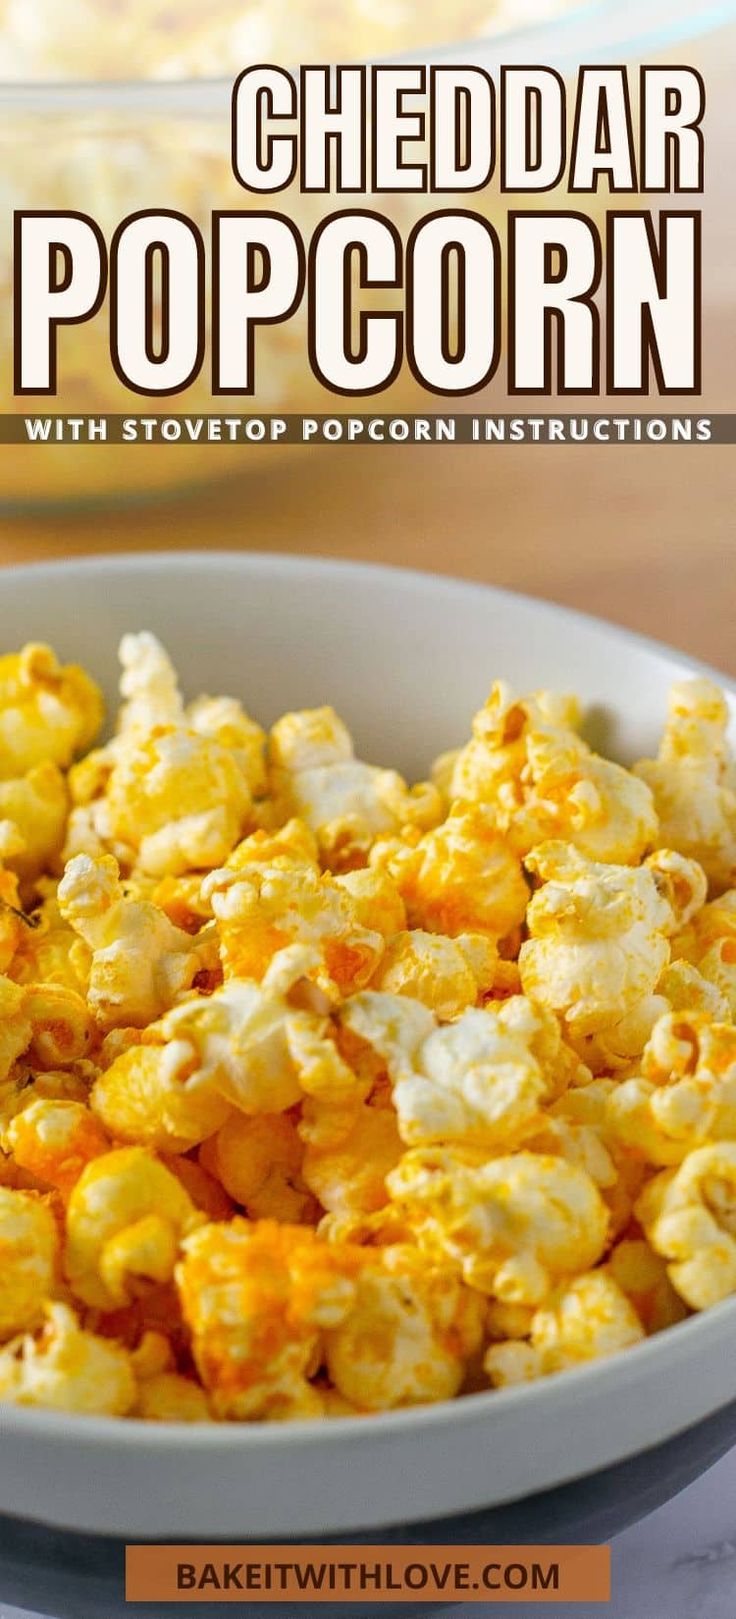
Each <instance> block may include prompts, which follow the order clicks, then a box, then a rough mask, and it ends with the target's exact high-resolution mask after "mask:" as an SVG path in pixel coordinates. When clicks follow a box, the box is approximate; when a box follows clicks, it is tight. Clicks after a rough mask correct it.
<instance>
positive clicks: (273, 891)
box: [202, 864, 384, 994]
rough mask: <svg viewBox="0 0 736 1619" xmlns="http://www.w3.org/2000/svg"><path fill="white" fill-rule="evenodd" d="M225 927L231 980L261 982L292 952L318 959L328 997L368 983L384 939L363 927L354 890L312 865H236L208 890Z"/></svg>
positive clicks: (218, 874) (212, 878) (208, 882)
mask: <svg viewBox="0 0 736 1619" xmlns="http://www.w3.org/2000/svg"><path fill="white" fill-rule="evenodd" d="M202 894H203V897H204V898H205V899H206V900H208V901H209V903H210V904H211V906H212V911H213V914H214V917H215V920H216V922H217V924H218V927H219V934H220V940H221V951H222V960H223V967H224V970H225V974H226V976H228V977H230V978H241V979H242V978H254V979H261V978H263V975H264V973H265V971H266V970H267V968H268V965H269V963H270V962H271V961H272V960H273V958H274V956H275V955H276V954H277V953H278V952H279V951H280V950H284V949H286V948H287V947H288V946H290V945H308V946H311V947H313V949H314V950H315V952H319V956H320V962H319V967H318V970H317V972H316V975H315V978H316V982H317V983H319V984H320V985H321V986H322V987H323V988H324V989H325V991H326V992H327V993H328V994H331V993H333V992H337V993H339V994H348V993H349V992H350V991H351V990H352V989H358V988H360V987H361V986H362V985H363V984H366V983H367V982H368V980H369V978H370V977H371V974H372V972H373V970H374V968H375V966H376V963H377V962H378V961H379V960H380V957H381V956H382V955H383V951H384V938H383V935H382V934H381V933H377V932H374V931H372V930H371V929H369V928H366V927H364V926H363V924H362V923H361V922H360V921H359V919H358V908H357V906H356V905H355V904H354V902H353V900H352V898H351V895H350V892H349V890H347V889H346V888H344V887H341V886H340V885H339V884H338V883H336V882H334V881H333V879H332V878H331V877H330V876H329V875H327V874H326V873H325V874H324V875H323V874H321V873H318V872H316V871H315V872H313V871H311V870H310V869H309V868H308V867H306V866H295V867H291V866H281V865H279V866H266V865H262V864H257V865H253V866H251V867H245V866H242V865H239V866H238V869H237V870H236V871H232V870H229V869H228V868H223V869H222V870H220V871H214V872H212V873H210V875H209V877H206V878H205V880H204V883H203V885H202Z"/></svg>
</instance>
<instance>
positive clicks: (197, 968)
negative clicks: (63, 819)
mask: <svg viewBox="0 0 736 1619" xmlns="http://www.w3.org/2000/svg"><path fill="white" fill-rule="evenodd" d="M57 898H58V904H59V911H60V914H61V916H62V918H63V920H64V921H65V922H68V923H69V925H70V926H71V927H73V928H74V930H75V932H76V933H77V934H78V935H79V937H80V938H81V939H82V940H83V942H84V943H85V944H86V945H87V946H88V948H89V950H90V951H91V952H92V954H91V961H90V971H89V987H88V990H87V999H88V1003H89V1005H90V1007H91V1008H92V1010H93V1011H94V1013H95V1017H96V1018H97V1021H98V1023H99V1024H100V1026H101V1027H102V1028H103V1029H110V1028H114V1027H115V1026H116V1025H123V1026H125V1027H136V1026H137V1027H141V1028H143V1027H145V1025H146V1024H148V1023H151V1022H153V1021H154V1019H156V1018H158V1017H160V1016H161V1014H162V1013H163V1012H165V1011H167V1010H168V1008H169V1007H170V1006H171V1005H172V1004H173V1003H174V1001H176V1000H177V999H178V998H179V997H180V996H181V995H182V994H183V993H184V992H185V991H186V990H188V989H190V988H191V986H192V983H193V982H194V979H195V978H196V977H197V974H198V973H200V972H203V971H206V970H207V969H211V968H212V967H213V966H214V964H215V962H216V960H217V945H216V942H215V940H214V939H213V938H211V937H209V936H206V937H199V938H194V939H193V938H191V937H190V935H189V934H188V933H184V932H183V931H182V930H181V929H180V928H176V927H174V925H173V923H172V922H170V921H169V919H168V917H166V916H165V915H164V914H163V912H162V911H160V910H159V909H158V907H157V906H156V905H152V904H151V903H150V902H149V901H146V900H138V899H132V898H131V899H129V898H127V897H126V894H125V890H124V887H123V885H122V884H121V882H120V871H119V867H118V863H117V861H116V860H115V859H114V858H113V856H112V855H106V856H104V857H103V858H102V859H91V858H90V857H89V856H87V855H77V856H76V858H75V859H74V860H71V861H69V863H68V865H67V867H66V870H65V872H64V876H63V878H62V880H61V882H60V884H59V889H58V895H57Z"/></svg>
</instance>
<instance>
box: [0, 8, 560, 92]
mask: <svg viewBox="0 0 736 1619" xmlns="http://www.w3.org/2000/svg"><path fill="white" fill-rule="evenodd" d="M573 3H574V0H555V3H554V4H550V0H526V4H525V6H524V13H523V16H524V21H525V22H529V23H530V22H533V21H534V20H536V19H537V18H539V19H541V20H546V19H547V18H548V17H549V15H550V14H551V13H553V12H558V11H565V10H566V9H568V8H569V7H570V6H571V5H572V4H573ZM0 19H2V33H1V34H0V41H1V43H2V57H0V63H1V65H2V70H3V75H4V77H9V78H11V79H15V78H24V79H37V78H42V79H45V78H53V79H58V78H68V77H70V76H71V77H75V78H78V77H80V76H84V77H85V78H90V79H91V78H110V77H126V78H131V79H133V78H135V79H137V78H140V77H144V76H145V77H150V78H154V79H180V78H199V77H212V78H214V77H218V76H222V75H227V74H233V73H235V72H236V71H237V70H238V68H239V67H240V66H241V65H242V63H243V62H244V61H245V60H252V61H255V60H258V61H261V60H262V61H279V60H280V59H281V57H282V56H283V53H284V49H285V42H288V44H289V48H290V50H291V51H292V53H293V59H294V60H295V61H297V60H298V61H304V62H315V61H320V62H321V61H350V60H353V59H355V60H361V59H363V58H365V57H379V56H389V57H390V56H391V54H392V53H396V52H397V51H407V50H409V49H411V48H415V47H417V46H420V45H427V44H434V43H440V44H441V43H443V42H444V41H445V40H447V39H448V38H451V39H452V40H463V39H467V38H469V37H470V35H472V34H475V33H478V34H486V33H489V32H495V31H496V30H498V29H503V28H505V27H509V26H510V25H512V24H513V23H514V22H515V21H517V20H518V19H517V12H516V11H515V10H514V9H513V7H511V9H510V0H462V3H461V4H458V5H457V7H456V9H454V10H453V12H452V14H451V15H450V16H448V14H447V11H446V9H445V5H444V0H427V3H426V4H425V6H424V7H423V9H422V12H421V15H419V14H418V13H417V11H416V8H415V6H414V5H413V4H409V3H408V0H390V3H389V0H373V3H372V4H371V6H370V7H367V6H366V5H365V4H364V0H343V3H341V4H340V5H339V6H338V7H336V8H333V7H332V6H325V5H324V3H323V0H302V3H301V5H300V7H299V11H298V12H296V13H295V12H294V10H293V9H292V7H291V5H290V3H289V0H252V3H250V4H249V5H248V6H247V7H245V8H244V7H243V5H242V0H219V4H218V6H217V9H216V11H215V12H213V13H212V14H211V15H210V14H208V15H207V16H206V17H203V16H202V12H201V9H200V7H199V6H198V5H197V4H196V3H195V0H179V4H178V5H177V8H176V11H175V12H172V10H171V7H170V5H169V4H168V3H167V0H69V3H68V4H67V6H66V7H65V9H64V11H63V12H58V13H57V12H56V11H55V10H54V9H51V10H49V9H48V8H47V9H43V10H39V9H38V8H37V7H36V6H33V5H29V4H28V3H27V0H2V6H1V7H0ZM80 63H81V66H80Z"/></svg>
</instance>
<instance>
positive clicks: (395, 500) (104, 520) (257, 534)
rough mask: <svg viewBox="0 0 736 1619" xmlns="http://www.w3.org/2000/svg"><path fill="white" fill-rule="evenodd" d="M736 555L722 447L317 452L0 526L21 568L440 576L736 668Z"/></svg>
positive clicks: (0, 541) (0, 546)
mask: <svg viewBox="0 0 736 1619" xmlns="http://www.w3.org/2000/svg"><path fill="white" fill-rule="evenodd" d="M70 453H72V454H73V453H74V451H71V452H70ZM123 453H126V452H125V451H124V452H123ZM274 469H275V464H274ZM734 544H735V539H734V452H733V450H732V449H731V448H715V447H709V448H702V449H701V448H682V447H679V446H678V447H674V446H666V447H665V446H663V447H661V448H641V449H639V448H637V449H632V450H630V451H629V450H627V449H619V448H611V449H605V448H604V449H598V448H591V449H585V448H577V447H571V448H564V449H560V448H556V447H555V448H550V449H547V448H538V449H536V448H535V449H533V450H531V449H529V450H525V449H515V448H509V449H494V450H491V451H488V452H485V451H482V450H476V449H464V448H460V447H458V448H453V447H442V448H438V447H434V446H433V447H428V448H408V449H407V448H403V447H402V448H397V449H393V450H392V449H389V450H383V449H376V448H371V449H365V450H347V449H345V450H333V449H326V450H322V449H317V450H315V449H309V450H299V451H297V452H295V453H294V455H293V456H292V458H291V462H290V464H289V465H288V466H286V467H282V468H281V469H280V470H279V472H278V474H276V472H275V470H274V471H269V467H268V462H265V463H262V464H261V470H259V471H258V472H257V473H254V474H253V475H252V476H250V477H247V478H242V477H238V478H234V479H231V480H228V481H226V482H225V483H223V484H220V485H219V486H217V485H216V486H214V487H213V486H210V487H208V488H207V489H206V490H205V491H200V492H197V493H193V494H191V495H189V496H187V497H184V498H182V499H179V500H174V501H171V502H170V503H169V502H158V503H156V504H155V505H153V506H151V507H150V508H149V509H146V508H145V507H144V508H142V509H141V510H134V511H131V510H125V511H117V512H115V511H111V512H108V513H99V512H87V513H82V514H78V515H75V516H73V517H69V516H53V517H48V518H41V519H39V518H23V519H19V518H15V519H10V520H6V521H4V522H2V523H0V560H2V561H3V562H15V561H24V560H31V559H35V558H42V557H58V556H79V555H83V554H86V553H88V552H98V551H105V550H118V549H121V550H139V549H143V550H147V549H151V548H159V549H160V548H167V547H171V548H172V549H176V548H184V547H186V548H192V547H193V548H196V547H200V546H203V545H206V546H208V547H215V546H220V547H223V548H227V549H240V548H252V549H270V550H275V551H301V552H304V553H318V554H322V555H326V556H339V557H358V558H362V559H369V560H374V561H376V562H389V563H397V564H403V565H405V566H408V567H417V568H428V569H436V570H437V571H438V572H441V573H449V574H458V575H462V576H464V577H467V578H472V579H482V580H486V581H489V582H492V583H494V584H500V585H505V586H509V587H511V588H513V589H518V590H524V591H530V592H532V593H534V594H537V595H541V596H545V597H549V598H551V599H553V600H556V601H561V602H566V603H569V604H571V605H573V606H575V607H581V608H584V609H586V610H587V611H589V612H593V613H598V614H600V615H602V616H604V617H606V618H611V619H614V620H616V621H617V622H619V623H621V624H626V625H629V626H631V627H632V628H634V629H638V630H643V631H646V632H648V633H650V634H653V635H656V636H659V637H660V638H662V639H665V640H668V641H671V642H672V643H674V644H675V645H677V646H679V647H681V648H683V649H684V650H686V651H689V652H692V653H694V654H696V655H697V656H699V657H702V658H704V659H706V660H707V661H709V662H712V663H714V664H716V665H717V666H720V667H722V668H724V669H727V670H729V671H730V672H731V673H736V644H735V642H734V606H735V599H734ZM0 588H1V587H0Z"/></svg>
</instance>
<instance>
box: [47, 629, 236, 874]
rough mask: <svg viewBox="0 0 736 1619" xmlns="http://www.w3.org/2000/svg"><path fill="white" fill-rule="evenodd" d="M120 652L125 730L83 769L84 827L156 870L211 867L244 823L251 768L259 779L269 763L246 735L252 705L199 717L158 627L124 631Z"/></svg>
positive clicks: (78, 785) (77, 788) (129, 859)
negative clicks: (255, 753)
mask: <svg viewBox="0 0 736 1619" xmlns="http://www.w3.org/2000/svg"><path fill="white" fill-rule="evenodd" d="M120 656H121V662H122V664H123V677H122V681H121V692H122V695H123V696H124V697H125V698H127V702H126V704H125V706H124V707H123V709H122V711H121V715H120V720H119V725H118V731H117V735H116V736H115V738H114V739H113V741H112V743H110V745H109V746H108V748H107V749H105V750H103V753H102V754H101V755H100V756H98V758H97V760H96V761H95V762H94V769H93V771H92V772H91V774H90V772H89V770H88V771H87V775H86V777H82V778H81V779H80V773H79V772H77V775H76V777H75V778H74V779H73V782H72V788H73V791H74V794H75V798H76V801H77V802H78V803H81V804H82V805H84V804H86V805H87V806H88V815H87V817H86V819H85V818H84V817H83V818H82V823H81V836H82V838H84V836H85V828H86V826H87V825H88V824H89V825H90V827H91V830H92V833H93V836H94V837H95V838H96V839H97V840H98V842H99V843H101V844H102V846H103V847H104V846H107V847H110V848H112V850H113V852H116V853H119V854H120V855H121V857H123V858H125V859H126V863H128V864H133V863H137V864H138V865H139V866H140V868H141V869H142V870H143V871H144V872H149V873H150V874H151V875H153V876H160V877H163V876H167V875H173V876H178V875H180V874H182V873H184V872H186V871H188V870H190V869H201V870H206V869H208V868H209V867H211V866H215V865H217V864H219V863H220V861H222V860H224V859H226V858H227V856H228V854H229V853H230V851H231V849H232V848H233V847H234V845H235V843H236V842H237V841H238V838H239V836H240V834H241V832H242V830H243V827H244V823H245V821H246V819H247V816H248V812H249V810H250V807H251V801H252V794H251V788H250V782H249V774H250V772H251V769H252V770H253V775H254V779H255V782H256V784H260V780H261V774H262V773H260V772H259V769H258V767H257V766H255V765H253V761H252V755H251V747H250V744H249V743H248V744H247V745H244V744H246V742H247V733H249V730H250V728H251V722H250V721H248V719H247V716H245V715H243V716H242V720H241V721H239V722H238V723H233V719H232V715H230V723H229V724H228V723H227V722H224V723H223V724H219V722H218V718H217V716H216V715H213V713H212V709H211V707H210V709H209V711H208V712H209V718H210V721H211V722H212V729H211V730H208V729H206V728H205V723H204V722H206V714H205V715H203V712H202V708H201V705H200V707H199V708H198V710H197V711H196V712H195V715H194V721H195V723H191V721H190V717H189V715H188V714H187V711H186V709H185V708H184V705H183V701H182V698H181V696H180V694H179V690H178V686H177V682H176V675H175V673H174V670H173V668H172V666H171V663H170V661H169V659H168V656H167V654H166V653H165V651H164V649H163V647H161V645H160V643H159V642H158V641H156V639H155V637H154V636H150V635H140V636H124V637H123V641H122V642H121V647H120ZM208 703H211V700H209V699H208ZM220 718H221V716H220ZM223 736H226V737H228V738H229V739H230V740H229V742H227V743H226V742H224V741H223V740H222V737H223ZM75 831H76V835H77V841H79V829H75ZM87 852H90V851H89V850H87ZM92 852H95V853H96V852H99V851H98V849H97V848H95V849H94V850H93V851H92ZM69 853H70V850H69V849H68V848H67V854H69Z"/></svg>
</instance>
